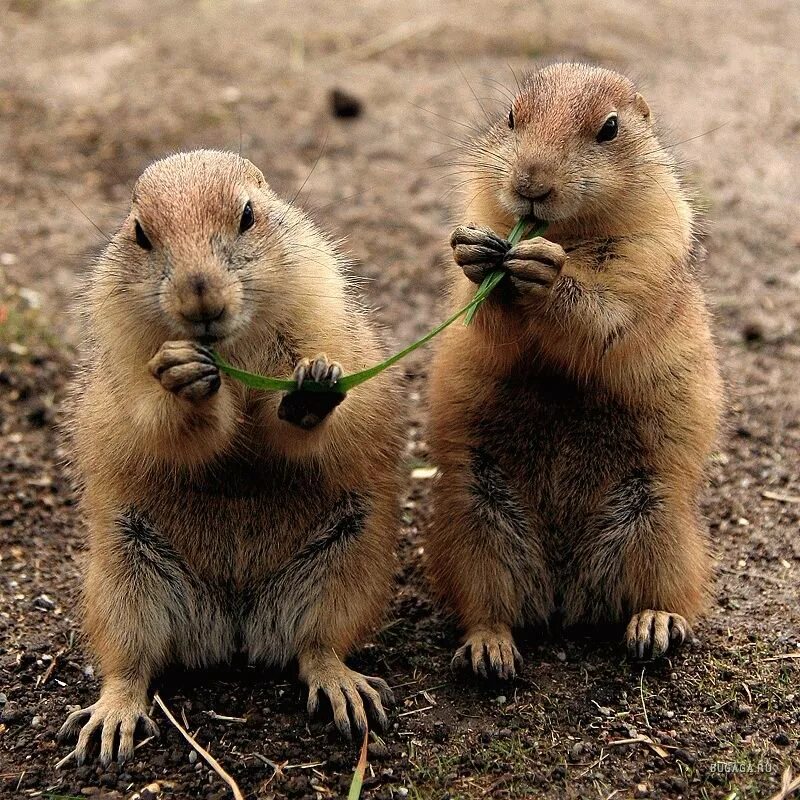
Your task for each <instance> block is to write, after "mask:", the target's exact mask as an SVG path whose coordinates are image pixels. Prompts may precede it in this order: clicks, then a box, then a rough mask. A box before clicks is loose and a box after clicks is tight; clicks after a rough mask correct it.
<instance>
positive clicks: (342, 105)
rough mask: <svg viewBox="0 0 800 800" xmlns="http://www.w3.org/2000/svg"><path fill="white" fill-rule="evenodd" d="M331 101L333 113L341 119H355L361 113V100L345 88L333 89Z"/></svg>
mask: <svg viewBox="0 0 800 800" xmlns="http://www.w3.org/2000/svg"><path fill="white" fill-rule="evenodd" d="M330 103H331V113H332V114H333V116H334V117H339V119H353V118H354V117H358V116H360V114H361V107H362V105H361V101H360V100H359V99H358V98H357V97H356V96H355V95H352V94H350V92H346V91H345V90H344V89H332V90H331V93H330Z"/></svg>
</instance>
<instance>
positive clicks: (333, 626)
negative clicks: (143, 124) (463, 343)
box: [61, 150, 403, 763]
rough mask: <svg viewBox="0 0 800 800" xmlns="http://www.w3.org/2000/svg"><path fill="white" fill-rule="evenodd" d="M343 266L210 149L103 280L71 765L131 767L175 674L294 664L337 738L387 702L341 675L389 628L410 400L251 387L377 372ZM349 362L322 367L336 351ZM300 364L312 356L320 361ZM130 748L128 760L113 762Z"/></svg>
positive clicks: (93, 368)
mask: <svg viewBox="0 0 800 800" xmlns="http://www.w3.org/2000/svg"><path fill="white" fill-rule="evenodd" d="M346 269H347V264H346V262H345V260H344V258H343V257H342V256H341V255H340V254H339V252H338V251H337V249H336V247H335V246H334V245H333V244H332V242H331V241H330V240H329V239H328V238H327V237H326V236H325V235H324V234H322V233H321V232H320V231H319V230H318V229H317V228H316V227H315V226H314V224H312V222H311V221H310V220H309V219H308V218H307V217H306V216H305V215H304V214H303V213H301V212H300V211H299V210H297V209H296V208H294V207H292V206H291V205H289V204H288V203H286V202H284V201H283V200H281V199H279V198H278V196H277V195H276V194H275V193H274V192H273V191H272V190H271V189H270V188H269V186H268V185H267V183H266V181H265V179H264V176H263V175H262V174H261V172H260V171H259V170H258V169H256V167H255V166H253V164H251V163H250V162H249V161H247V160H245V159H244V158H240V157H239V156H237V155H234V154H231V153H224V152H216V151H209V150H199V151H196V152H191V153H182V154H178V155H173V156H170V157H169V158H165V159H163V160H161V161H157V162H155V163H154V164H152V165H151V166H150V167H148V169H147V170H146V171H145V172H144V173H143V174H142V176H141V177H140V178H139V180H138V181H137V183H136V186H135V188H134V190H133V198H132V203H131V208H130V213H129V214H128V216H127V218H126V219H125V221H124V222H123V224H122V226H121V227H120V228H119V230H118V231H117V232H116V234H115V235H114V237H113V238H112V240H111V241H110V243H109V245H108V247H107V248H106V249H105V251H104V252H103V253H102V255H101V256H100V257H99V259H98V260H97V262H96V264H95V265H94V269H93V272H92V276H91V280H90V283H89V286H88V290H87V294H86V296H85V299H84V304H83V310H84V315H85V322H86V332H87V341H86V355H85V364H84V369H83V371H82V374H81V375H80V376H79V378H78V380H77V381H76V383H75V386H74V389H73V396H72V412H71V417H70V421H69V431H68V432H69V436H70V440H71V449H72V456H73V461H74V467H75V469H76V471H77V474H78V477H79V481H80V484H81V489H82V491H81V495H82V508H83V513H84V515H85V519H86V525H87V528H88V568H87V571H86V577H85V592H84V595H85V618H86V619H85V628H86V634H87V637H88V640H89V644H90V645H91V649H92V650H93V652H94V654H95V656H96V657H97V659H98V661H99V665H100V668H101V672H102V676H103V686H102V692H101V695H100V699H99V700H98V701H97V702H96V703H95V704H94V705H91V706H89V707H88V708H86V709H82V710H80V711H76V712H74V713H72V714H71V715H70V716H69V717H68V719H67V721H66V722H65V724H64V726H63V728H62V731H61V733H62V734H63V735H64V736H68V735H70V734H73V733H76V732H77V731H79V730H80V734H79V736H78V744H77V749H76V757H77V760H78V762H82V761H84V760H85V759H86V758H87V755H88V752H89V750H88V748H89V743H90V740H91V739H92V738H93V736H94V735H95V734H99V735H100V759H101V761H103V762H105V763H108V762H109V761H110V760H112V759H113V758H114V756H115V753H116V755H117V756H118V758H119V760H121V761H124V760H126V759H129V758H130V757H131V755H132V753H133V747H134V732H135V729H136V727H137V725H138V726H140V727H142V728H144V729H145V730H148V731H152V730H154V729H155V726H154V724H153V722H152V721H151V720H150V719H149V718H148V716H147V709H148V686H149V685H150V682H151V680H152V679H153V677H154V676H155V675H157V673H158V672H159V671H160V670H161V669H162V668H163V667H164V666H166V665H167V664H169V663H179V664H184V665H186V666H188V667H202V666H204V665H207V664H213V663H217V662H225V661H227V660H228V659H230V658H231V656H232V655H233V654H234V653H235V652H237V651H243V650H244V651H246V652H247V653H248V654H249V658H250V659H251V660H252V661H256V662H263V663H269V664H274V665H278V666H283V665H287V664H289V663H290V662H293V661H296V662H297V665H298V667H299V675H300V678H301V679H302V680H303V681H304V682H305V683H306V684H308V687H309V699H308V709H309V712H313V711H314V710H315V709H316V708H317V704H318V701H319V697H320V695H321V694H322V695H325V696H327V698H328V699H329V701H330V704H331V707H332V710H333V716H334V722H335V724H336V726H337V727H338V728H339V730H340V731H341V732H342V733H343V734H344V735H346V736H349V735H351V725H352V727H354V728H355V729H356V730H357V731H363V730H364V727H365V725H366V722H367V716H368V715H369V716H371V717H373V719H374V720H375V722H376V723H377V724H379V725H380V724H385V722H386V714H385V711H384V708H383V705H384V704H387V703H390V702H392V693H391V691H390V689H389V687H388V686H387V684H386V682H385V681H383V680H382V679H380V678H373V677H366V676H363V675H360V674H358V673H356V672H354V671H352V670H350V669H349V668H348V667H346V666H345V664H344V663H343V659H344V658H345V657H346V656H347V654H348V653H349V652H350V651H351V649H352V648H353V647H354V646H355V645H356V644H357V643H358V642H359V640H360V639H361V638H362V637H364V636H365V635H366V634H367V633H368V632H370V630H371V628H372V627H373V626H374V625H375V624H376V623H377V621H378V620H379V619H380V617H381V615H382V613H383V611H384V606H385V603H386V602H387V600H388V596H389V593H390V589H391V583H392V577H393V571H394V543H395V535H396V530H397V508H396V506H397V494H398V490H399V486H398V480H399V478H398V463H399V454H400V448H401V445H402V439H403V436H402V434H403V421H402V413H401V400H400V393H399V392H398V387H397V385H396V381H395V379H394V378H392V377H391V376H390V375H389V374H388V373H383V374H382V375H381V376H379V377H377V378H375V379H374V380H372V381H370V382H369V383H368V384H364V385H363V386H361V387H359V389H358V390H357V391H355V392H353V393H351V394H350V395H349V396H348V397H346V398H345V399H344V401H343V402H341V404H340V401H341V400H342V395H340V394H337V393H335V392H331V393H330V394H328V393H322V394H312V393H311V392H307V391H306V392H304V391H302V390H300V391H295V392H292V393H289V394H286V395H285V396H284V397H281V396H280V395H277V394H274V393H272V394H265V393H259V392H253V391H250V390H248V389H246V388H244V387H243V386H242V385H241V384H239V383H236V382H234V381H232V380H230V379H229V378H228V377H226V376H224V375H220V372H219V370H218V369H217V367H216V365H215V363H214V361H213V360H212V358H211V354H210V352H209V351H208V350H207V349H206V346H207V345H210V344H213V346H214V347H215V348H216V349H217V350H218V351H219V353H220V354H221V355H222V356H223V357H224V358H226V359H227V360H228V361H230V362H233V363H234V364H236V365H238V366H241V367H242V368H244V369H247V370H251V371H256V372H261V373H263V374H267V375H291V374H292V373H293V371H294V375H295V377H296V379H297V383H298V386H300V385H301V384H302V382H303V380H304V378H305V377H307V376H308V375H311V376H312V377H314V378H315V379H317V380H322V381H326V380H327V381H331V382H333V381H335V380H337V379H338V377H339V376H340V375H341V374H342V371H343V370H347V371H348V372H351V371H356V370H359V369H362V368H364V367H365V366H368V365H370V364H372V363H374V362H375V361H377V360H379V359H380V357H381V348H380V347H379V344H378V341H377V337H376V332H375V330H374V327H373V326H372V324H371V323H370V321H369V319H368V317H367V314H366V312H365V311H364V309H363V308H362V307H361V305H360V304H359V302H358V301H357V299H356V298H355V296H354V294H353V292H352V290H351V288H350V286H349V284H348V278H347V275H346ZM326 353H327V354H330V355H331V357H332V358H333V357H335V358H336V359H337V361H331V360H329V359H328V357H327V356H326V355H324V354H326ZM308 356H310V357H311V358H308ZM115 739H117V740H118V745H117V744H116V743H115Z"/></svg>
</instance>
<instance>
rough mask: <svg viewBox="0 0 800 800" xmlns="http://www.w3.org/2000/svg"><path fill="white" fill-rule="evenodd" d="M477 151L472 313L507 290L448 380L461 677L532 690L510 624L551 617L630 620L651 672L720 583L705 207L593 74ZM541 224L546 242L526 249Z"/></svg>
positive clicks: (447, 586)
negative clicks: (702, 225) (711, 514)
mask: <svg viewBox="0 0 800 800" xmlns="http://www.w3.org/2000/svg"><path fill="white" fill-rule="evenodd" d="M466 156H467V158H468V160H469V164H468V166H467V167H466V169H467V175H468V176H469V178H470V180H469V183H468V185H467V187H466V195H465V196H466V202H465V206H464V208H463V219H465V220H472V221H474V222H475V224H474V225H468V226H462V227H459V228H456V230H455V231H454V233H453V235H452V239H451V244H452V246H453V252H454V257H455V261H456V263H457V264H458V265H459V266H460V267H461V270H463V274H462V272H461V271H460V270H459V271H457V272H456V273H455V274H454V278H453V291H452V295H453V304H454V305H455V306H460V305H463V304H464V303H466V302H467V300H468V299H469V298H470V297H471V296H472V295H473V294H474V292H475V286H474V283H479V282H480V281H481V280H482V279H483V278H484V276H485V275H486V273H487V271H489V270H493V269H497V268H502V269H505V270H506V272H507V276H506V278H504V280H503V281H502V282H501V283H500V285H499V286H498V288H497V290H496V291H495V292H494V293H493V294H492V295H491V296H490V297H489V299H488V300H487V302H486V303H485V304H484V305H483V306H482V307H481V308H480V310H479V311H478V313H477V316H476V319H475V321H474V323H473V324H472V325H471V326H470V327H464V326H462V325H455V326H453V327H451V328H450V329H449V330H448V331H447V333H446V335H445V336H444V337H443V339H444V341H443V342H442V344H441V346H440V348H439V350H438V353H437V355H436V357H435V361H434V363H433V365H432V370H431V375H432V378H431V387H430V413H431V434H430V442H431V448H432V454H433V458H434V459H435V462H436V463H437V464H438V465H439V467H440V469H441V473H442V474H441V477H440V479H439V480H438V481H437V482H436V485H435V489H434V494H433V501H434V512H433V521H432V525H431V529H430V532H429V535H428V541H427V553H428V564H429V569H430V575H431V577H432V581H433V584H434V586H435V588H436V589H437V590H438V593H439V594H440V595H441V597H442V598H444V600H445V602H446V603H447V604H448V605H449V606H450V608H452V609H453V610H454V611H455V612H456V614H457V616H458V618H459V620H460V623H461V625H462V626H463V628H464V631H465V639H464V645H463V647H461V648H460V649H459V650H458V652H457V653H456V658H455V660H454V661H455V663H456V664H463V665H465V666H467V665H470V664H471V666H472V668H473V669H474V670H475V671H476V672H477V673H479V674H482V675H487V674H491V675H494V676H496V677H499V678H508V677H513V675H514V674H515V664H518V663H519V661H520V658H519V653H518V651H517V649H516V647H515V644H514V640H513V638H512V628H514V627H517V626H524V625H528V624H531V625H534V626H535V625H537V624H547V623H548V622H550V621H551V620H553V619H554V618H556V619H561V620H562V621H563V623H564V624H565V625H566V626H573V625H580V626H583V625H588V626H604V627H605V626H614V625H620V628H621V627H622V625H627V632H626V640H627V645H628V649H629V651H630V653H631V655H632V656H634V657H638V658H643V657H657V656H660V655H662V654H663V653H664V652H666V651H667V649H668V647H670V646H671V645H674V644H677V643H679V642H680V641H682V640H683V639H685V638H687V637H689V636H690V635H691V628H690V624H691V622H692V620H693V619H694V618H695V616H696V615H697V614H698V612H699V611H700V610H701V609H702V608H703V604H704V602H705V601H706V599H707V597H708V594H709V587H710V579H711V563H710V556H709V549H708V542H707V533H706V530H705V528H704V525H703V522H702V520H701V519H700V516H699V513H698V494H699V492H700V490H701V487H702V486H703V482H704V464H705V461H706V458H707V456H708V455H709V451H710V449H711V447H712V444H713V442H714V440H715V436H716V431H717V425H718V417H719V413H720V404H721V387H720V379H719V376H718V372H717V365H716V357H715V348H714V344H713V342H712V338H711V334H710V331H709V318H708V313H707V311H706V306H705V302H704V299H703V293H702V291H701V288H700V285H699V283H698V279H697V276H696V270H697V262H698V258H699V257H700V248H699V247H698V244H697V241H696V223H695V218H694V213H693V211H692V207H691V204H690V202H689V200H688V199H687V193H686V192H685V190H684V189H683V188H682V187H681V183H680V181H679V178H678V176H677V173H676V170H675V167H674V165H673V162H672V160H671V158H670V156H669V154H668V151H667V150H666V149H665V148H663V147H662V146H661V145H660V144H659V141H658V139H657V137H656V133H655V132H654V129H653V122H652V119H651V115H650V110H649V108H648V106H647V103H646V102H645V100H644V99H643V98H642V96H641V95H640V94H639V93H638V92H637V91H636V88H635V87H634V85H633V84H632V83H631V81H629V80H628V79H627V78H625V77H623V76H622V75H618V74H617V73H615V72H611V71H609V70H605V69H599V68H595V67H591V66H585V65H582V64H555V65H552V66H548V67H545V68H543V69H541V70H539V71H538V72H534V73H533V74H531V75H529V76H528V77H526V78H525V80H524V81H523V82H522V84H521V86H520V89H519V92H518V93H517V95H516V96H515V97H514V100H513V103H512V105H511V108H510V110H509V111H508V112H506V114H505V115H504V116H503V117H502V119H497V120H496V121H495V122H494V123H493V124H492V125H491V126H490V127H489V128H488V130H486V131H485V132H484V133H483V135H481V136H479V137H478V138H476V139H475V140H474V141H473V142H472V143H471V144H470V145H469V146H468V147H467V148H466ZM531 215H532V216H533V217H534V218H536V219H538V220H542V221H544V222H546V223H547V224H548V227H547V230H546V232H545V237H546V238H542V237H537V238H532V239H530V240H524V241H522V242H520V243H519V244H517V245H516V246H515V247H512V246H511V245H510V244H509V242H508V241H506V240H505V239H503V238H502V236H503V235H505V234H506V233H507V232H508V231H509V229H510V228H511V227H512V226H513V224H514V223H515V221H516V220H517V219H518V218H519V217H526V216H531ZM495 232H496V233H495ZM498 234H499V235H498ZM465 275H466V278H467V279H468V280H467V279H465V277H464V276H465Z"/></svg>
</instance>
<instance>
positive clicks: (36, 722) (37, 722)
mask: <svg viewBox="0 0 800 800" xmlns="http://www.w3.org/2000/svg"><path fill="white" fill-rule="evenodd" d="M41 727H42V718H41V717H40V716H39V715H38V714H37V715H36V716H35V717H34V718H33V719H32V720H31V728H41Z"/></svg>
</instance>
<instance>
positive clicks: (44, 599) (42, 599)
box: [33, 594, 56, 611]
mask: <svg viewBox="0 0 800 800" xmlns="http://www.w3.org/2000/svg"><path fill="white" fill-rule="evenodd" d="M33 605H34V606H35V607H36V608H41V609H42V611H52V610H53V609H54V608H55V607H56V603H55V600H53V598H52V597H48V596H47V595H46V594H40V595H39V596H38V597H37V598H35V599H34V601H33Z"/></svg>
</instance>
